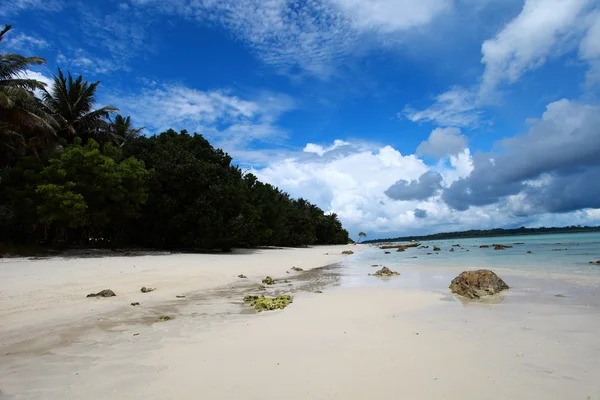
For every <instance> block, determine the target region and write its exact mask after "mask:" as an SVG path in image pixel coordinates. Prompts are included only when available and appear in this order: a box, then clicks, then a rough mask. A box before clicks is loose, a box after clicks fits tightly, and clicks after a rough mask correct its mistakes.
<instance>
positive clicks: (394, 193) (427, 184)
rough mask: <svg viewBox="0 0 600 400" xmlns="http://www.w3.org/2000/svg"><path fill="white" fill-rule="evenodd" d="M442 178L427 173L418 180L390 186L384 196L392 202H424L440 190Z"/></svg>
mask: <svg viewBox="0 0 600 400" xmlns="http://www.w3.org/2000/svg"><path fill="white" fill-rule="evenodd" d="M442 180H443V178H442V176H441V175H440V174H438V173H435V172H433V171H427V172H425V173H424V174H423V175H421V176H420V177H419V179H418V180H414V181H410V182H409V181H406V180H399V181H398V182H396V183H394V184H393V185H392V186H390V187H389V188H388V189H387V190H386V191H385V195H386V196H387V197H389V198H390V199H392V200H426V199H428V198H430V197H431V196H433V195H434V194H435V192H437V191H438V190H439V189H441V188H442V185H441V183H442Z"/></svg>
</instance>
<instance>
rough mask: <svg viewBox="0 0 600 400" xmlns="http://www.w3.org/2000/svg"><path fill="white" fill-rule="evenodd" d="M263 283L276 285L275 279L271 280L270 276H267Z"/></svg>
mask: <svg viewBox="0 0 600 400" xmlns="http://www.w3.org/2000/svg"><path fill="white" fill-rule="evenodd" d="M262 283H264V284H265V285H274V284H275V283H276V282H275V279H273V278H271V277H270V276H267V277H266V278H265V279H263V280H262Z"/></svg>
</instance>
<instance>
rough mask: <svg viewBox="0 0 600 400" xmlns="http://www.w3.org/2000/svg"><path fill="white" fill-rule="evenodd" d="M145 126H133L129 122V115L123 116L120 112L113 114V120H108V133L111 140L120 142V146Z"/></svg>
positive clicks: (138, 134)
mask: <svg viewBox="0 0 600 400" xmlns="http://www.w3.org/2000/svg"><path fill="white" fill-rule="evenodd" d="M144 129H146V127H145V126H144V127H141V128H137V129H136V128H134V127H133V125H132V124H131V117H123V116H122V115H121V114H117V115H115V119H114V121H111V122H110V126H109V130H108V135H109V138H110V139H112V140H113V141H116V142H118V143H120V145H121V146H123V145H124V144H125V142H127V141H128V140H131V139H135V138H136V137H138V136H140V133H141V132H142V131H143V130H144Z"/></svg>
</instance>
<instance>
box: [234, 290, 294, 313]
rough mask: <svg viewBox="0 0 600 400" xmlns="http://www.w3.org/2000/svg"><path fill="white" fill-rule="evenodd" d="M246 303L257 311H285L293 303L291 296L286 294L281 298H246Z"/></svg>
mask: <svg viewBox="0 0 600 400" xmlns="http://www.w3.org/2000/svg"><path fill="white" fill-rule="evenodd" d="M244 302H245V303H250V305H251V306H252V307H254V309H255V310H257V311H259V312H260V311H270V310H279V309H281V310H283V309H284V308H286V307H287V306H288V305H290V303H291V302H292V298H291V297H290V295H287V294H284V295H282V296H279V297H264V296H260V297H258V296H244Z"/></svg>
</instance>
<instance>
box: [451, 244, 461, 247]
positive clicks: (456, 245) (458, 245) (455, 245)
mask: <svg viewBox="0 0 600 400" xmlns="http://www.w3.org/2000/svg"><path fill="white" fill-rule="evenodd" d="M452 247H460V244H453V245H452Z"/></svg>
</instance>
